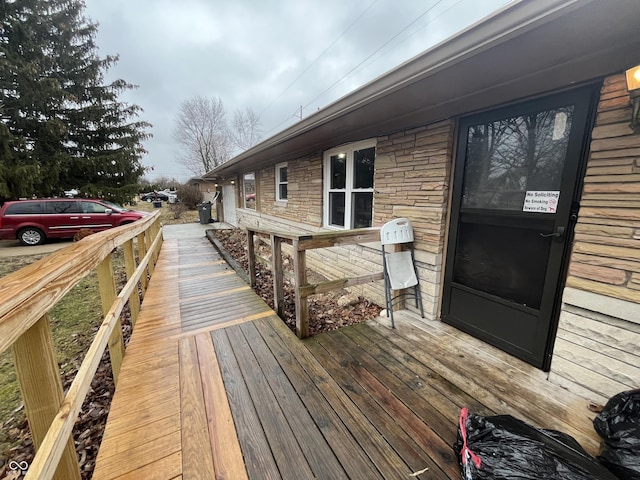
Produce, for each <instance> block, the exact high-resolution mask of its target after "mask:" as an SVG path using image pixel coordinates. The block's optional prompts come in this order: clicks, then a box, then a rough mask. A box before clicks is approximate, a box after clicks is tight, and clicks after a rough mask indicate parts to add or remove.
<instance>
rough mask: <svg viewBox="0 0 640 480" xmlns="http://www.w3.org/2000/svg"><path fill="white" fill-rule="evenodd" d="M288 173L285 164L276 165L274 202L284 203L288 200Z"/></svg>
mask: <svg viewBox="0 0 640 480" xmlns="http://www.w3.org/2000/svg"><path fill="white" fill-rule="evenodd" d="M287 175H288V172H287V164H286V163H279V164H278V165H276V201H278V202H286V201H287V198H288V184H289V181H288V177H287Z"/></svg>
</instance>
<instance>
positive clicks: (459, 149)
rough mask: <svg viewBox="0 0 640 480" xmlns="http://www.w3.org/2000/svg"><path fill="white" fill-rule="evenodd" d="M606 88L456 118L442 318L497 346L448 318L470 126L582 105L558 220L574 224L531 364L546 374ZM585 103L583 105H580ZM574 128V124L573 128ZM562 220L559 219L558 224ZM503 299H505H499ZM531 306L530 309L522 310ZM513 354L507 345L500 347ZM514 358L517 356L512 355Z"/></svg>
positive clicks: (586, 88)
mask: <svg viewBox="0 0 640 480" xmlns="http://www.w3.org/2000/svg"><path fill="white" fill-rule="evenodd" d="M601 86H602V80H598V81H597V82H591V83H589V84H584V85H581V86H578V87H575V88H571V89H566V90H563V91H557V92H552V93H549V94H546V95H543V96H539V97H536V98H533V99H523V100H521V101H518V102H512V103H509V104H506V105H501V106H500V105H499V106H496V107H492V108H491V109H488V110H485V111H482V112H476V113H473V114H469V115H465V116H463V117H460V118H458V119H457V122H456V129H455V132H456V133H455V137H454V138H455V139H456V143H455V149H454V156H453V168H452V171H451V185H452V187H451V195H450V201H449V211H448V214H449V215H448V216H449V218H448V222H447V241H446V249H445V253H444V261H445V263H444V268H443V276H442V280H443V281H442V296H441V306H440V318H441V320H442V321H444V322H445V323H449V324H452V325H453V326H455V327H456V328H458V329H460V330H463V331H466V332H467V333H470V334H472V335H474V336H476V337H477V338H479V339H481V340H482V341H485V342H487V343H490V344H493V345H496V344H495V343H494V342H492V341H491V338H488V336H485V337H483V336H482V335H481V334H480V335H479V334H478V332H477V331H473V328H468V329H465V328H464V326H461V325H460V322H458V321H454V322H452V321H450V319H449V321H447V320H448V319H447V318H446V317H447V314H448V312H449V311H450V303H449V302H450V300H451V298H450V296H451V288H452V287H451V285H452V282H453V272H454V262H455V255H456V249H457V239H458V230H459V226H460V215H461V212H460V208H461V204H462V191H463V181H464V172H465V167H466V153H467V152H466V145H467V139H466V136H467V135H468V128H469V127H470V126H472V125H476V124H478V123H482V122H489V121H495V120H499V119H504V118H508V117H511V116H517V115H523V114H526V113H528V112H533V111H536V110H542V109H544V108H552V107H554V106H559V105H562V104H563V103H565V104H566V103H569V102H570V101H571V99H572V98H575V99H576V100H577V101H576V102H575V104H576V105H581V108H580V112H578V115H577V118H575V119H574V121H580V122H581V123H582V125H583V126H582V127H581V130H582V133H581V137H582V138H581V139H580V141H574V142H573V143H572V144H571V145H570V146H569V149H568V150H567V153H566V155H567V157H568V156H569V155H576V158H577V160H576V162H577V169H576V176H575V178H574V179H571V178H563V179H562V187H561V190H564V189H566V187H568V186H569V187H570V188H572V189H573V197H572V198H571V201H570V202H566V203H565V204H564V206H563V208H562V210H560V209H559V210H558V212H557V213H556V215H557V217H556V218H557V219H560V218H562V216H564V215H567V216H568V218H569V223H568V225H567V229H566V233H565V236H564V239H563V245H564V248H563V250H562V253H561V254H560V255H559V256H558V257H559V258H556V259H554V261H557V262H559V274H558V276H557V277H555V276H554V277H555V278H553V279H551V278H549V277H550V276H551V275H550V274H549V272H548V273H547V276H546V278H545V284H547V282H549V281H552V282H554V283H555V290H554V291H552V292H551V293H548V294H545V297H544V299H543V301H546V302H547V305H548V306H547V307H546V308H545V309H544V310H543V309H540V315H539V316H540V318H542V317H543V315H544V316H545V317H544V318H549V327H548V332H547V337H546V342H545V344H544V356H543V359H542V361H541V362H540V363H538V364H536V363H533V362H531V361H529V360H525V361H529V363H532V364H534V365H535V366H536V367H538V368H541V369H542V370H544V371H549V369H550V367H551V359H552V354H553V347H554V344H555V338H556V333H557V329H558V323H559V316H560V310H561V299H562V292H563V290H564V286H565V282H566V276H567V271H568V266H569V258H570V254H571V245H572V243H573V234H574V228H575V224H576V222H577V214H578V210H579V206H580V204H579V201H580V198H581V196H582V189H583V185H584V175H585V172H586V167H587V160H588V154H589V146H590V141H591V134H592V131H593V127H594V124H595V117H596V112H597V103H598V98H599V94H600V89H601ZM578 102H580V103H578ZM572 125H573V124H572ZM557 222H558V220H556V222H554V223H557ZM496 298H500V297H496ZM523 308H526V307H523ZM496 346H497V347H498V348H501V349H503V350H505V351H507V352H508V350H506V349H505V348H503V347H504V345H502V346H501V345H496ZM508 353H511V354H513V353H512V352H508Z"/></svg>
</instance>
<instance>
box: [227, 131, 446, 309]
mask: <svg viewBox="0 0 640 480" xmlns="http://www.w3.org/2000/svg"><path fill="white" fill-rule="evenodd" d="M453 131H454V122H453V121H446V122H439V123H436V124H433V125H429V126H424V127H420V128H416V129H412V130H408V131H403V132H398V133H395V134H393V135H389V136H384V137H379V138H378V139H377V145H376V164H375V178H374V198H373V225H374V226H382V225H383V224H384V223H385V222H387V221H389V220H391V219H392V218H397V217H407V218H409V219H410V220H411V221H412V223H413V227H414V236H415V240H416V243H415V246H416V260H417V265H418V274H419V276H420V282H421V285H420V286H421V290H422V296H423V303H424V310H425V316H426V317H427V318H428V319H435V318H436V315H437V310H438V307H439V301H438V296H439V291H440V277H441V270H442V258H443V249H444V236H445V219H446V212H447V201H448V194H449V193H448V188H449V178H450V174H451V171H450V165H451V163H452V145H453ZM287 168H288V177H289V186H288V189H289V196H288V201H287V202H286V203H283V202H276V201H275V177H274V172H275V167H270V168H268V169H265V170H262V171H260V172H256V174H257V178H258V179H259V182H260V191H261V195H260V201H259V204H258V209H257V211H256V212H253V211H250V210H242V211H239V222H240V224H241V225H243V226H253V227H257V228H265V229H273V230H280V231H283V230H284V231H300V232H317V231H320V230H322V216H323V210H322V209H323V202H322V197H323V185H322V155H321V154H318V155H315V156H311V157H307V158H302V159H299V160H295V161H292V162H288V164H287ZM285 251H286V248H285ZM307 264H308V266H309V268H311V269H313V270H314V271H316V272H318V273H320V274H322V275H324V276H325V277H327V278H329V279H336V278H345V277H353V276H359V275H365V274H368V273H372V272H377V271H381V270H382V255H381V249H380V245H379V243H376V244H363V245H349V246H344V247H334V248H328V249H321V250H315V251H309V252H307ZM350 290H351V291H353V292H354V293H356V294H358V295H363V296H366V297H367V298H370V299H372V300H374V301H376V302H378V303H380V304H381V305H384V290H383V286H382V282H377V283H374V284H369V285H364V286H358V287H352V288H351V289H350ZM408 308H411V309H413V308H414V307H413V304H409V305H408Z"/></svg>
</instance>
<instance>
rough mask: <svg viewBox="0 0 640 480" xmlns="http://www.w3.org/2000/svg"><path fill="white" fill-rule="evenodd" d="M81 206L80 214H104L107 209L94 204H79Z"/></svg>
mask: <svg viewBox="0 0 640 480" xmlns="http://www.w3.org/2000/svg"><path fill="white" fill-rule="evenodd" d="M80 203H81V204H82V213H105V210H106V209H107V207H105V206H104V205H101V204H99V203H95V202H80Z"/></svg>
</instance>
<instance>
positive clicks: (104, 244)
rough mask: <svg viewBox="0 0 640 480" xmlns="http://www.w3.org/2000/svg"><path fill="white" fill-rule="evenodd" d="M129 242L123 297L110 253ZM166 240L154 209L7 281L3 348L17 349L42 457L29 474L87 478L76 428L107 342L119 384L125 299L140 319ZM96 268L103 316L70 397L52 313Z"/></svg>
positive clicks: (1, 288) (1, 319)
mask: <svg viewBox="0 0 640 480" xmlns="http://www.w3.org/2000/svg"><path fill="white" fill-rule="evenodd" d="M134 239H135V240H136V241H137V247H138V252H139V254H140V255H141V256H142V255H144V257H143V258H142V259H141V260H140V261H139V263H138V265H137V266H136V264H135V257H134V255H133V251H134V247H133V242H134ZM122 245H124V248H125V262H126V264H127V265H126V270H127V278H128V281H127V283H126V285H125V286H124V287H123V288H122V290H121V291H120V292H119V293H118V294H117V295H116V294H115V279H114V274H113V269H112V267H111V252H112V251H113V249H114V248H116V247H119V246H122ZM161 245H162V231H161V225H160V216H159V212H154V213H152V214H151V215H149V216H148V217H145V218H143V219H141V220H138V221H136V222H135V223H132V224H129V225H125V226H122V227H118V228H114V229H110V230H106V231H103V232H100V233H96V234H93V235H90V236H88V237H85V238H84V239H82V240H81V241H79V242H77V243H75V244H73V245H70V246H69V247H66V248H64V249H63V250H59V251H58V252H55V253H53V254H51V255H49V256H47V257H45V258H43V259H42V260H40V261H38V262H36V263H34V264H31V265H29V266H27V267H25V268H23V269H21V270H19V271H17V272H14V273H12V274H10V275H7V276H6V277H4V278H2V279H0V299H2V301H1V302H0V352H2V351H4V350H6V349H7V348H8V347H13V353H14V359H15V364H16V372H17V376H18V381H19V383H20V388H21V390H22V396H23V401H24V404H25V411H26V413H27V417H28V420H29V426H30V429H31V433H32V437H33V441H34V445H35V446H36V456H35V458H34V461H33V463H32V464H31V466H30V467H29V469H28V471H27V474H26V477H25V478H26V479H35V478H38V479H50V478H53V477H54V475H55V476H56V478H62V479H79V478H80V470H79V466H78V460H77V456H76V452H75V448H74V446H73V439H72V438H71V434H72V431H73V426H74V424H75V421H76V418H77V416H78V414H79V412H80V409H81V408H82V404H83V402H84V399H85V397H86V395H87V392H88V391H89V388H90V386H91V381H92V379H93V377H94V375H95V372H96V370H97V368H98V366H99V363H100V360H101V357H102V353H103V352H104V350H105V348H106V347H107V345H108V346H109V353H110V356H111V363H112V368H113V376H114V381H117V374H118V373H119V369H120V365H121V362H122V356H123V355H124V345H123V339H122V327H121V323H120V314H121V313H122V310H123V308H124V306H125V304H126V303H127V302H131V312H132V323H134V324H135V320H136V318H134V317H135V316H136V315H137V312H138V311H139V308H138V307H139V303H138V302H139V298H138V284H140V285H141V286H143V287H144V286H145V285H146V279H147V272H149V273H152V272H153V268H154V265H155V262H156V261H157V257H158V254H159V250H160V247H161ZM96 268H97V269H98V281H99V284H100V294H101V295H100V296H101V298H102V303H103V313H104V319H103V322H102V324H101V326H100V327H99V329H98V331H97V333H96V335H95V337H94V340H93V342H92V344H91V346H90V347H89V350H88V352H87V354H86V355H85V358H84V360H83V362H82V364H81V366H80V368H79V370H78V372H77V374H76V376H75V378H74V380H73V382H72V384H71V387H70V388H69V391H68V392H67V394H66V396H65V397H63V393H62V383H61V379H60V373H59V370H58V366H57V363H56V362H55V352H54V351H53V342H52V339H51V329H50V325H49V317H48V311H49V310H50V309H51V308H52V307H53V306H54V305H55V304H56V303H57V302H58V301H59V300H60V299H61V298H62V297H64V295H65V294H66V293H67V292H68V291H69V290H71V288H73V287H74V286H75V285H76V284H77V283H78V282H79V281H80V280H81V279H82V278H84V277H85V276H86V275H88V274H89V273H90V272H92V271H93V270H94V269H96ZM111 292H114V293H113V294H111ZM143 292H144V288H143ZM42 372H45V373H44V374H43V373H42ZM43 392H44V393H43Z"/></svg>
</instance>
